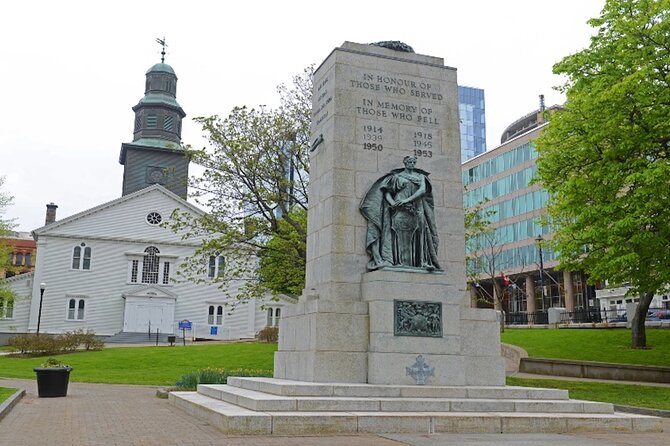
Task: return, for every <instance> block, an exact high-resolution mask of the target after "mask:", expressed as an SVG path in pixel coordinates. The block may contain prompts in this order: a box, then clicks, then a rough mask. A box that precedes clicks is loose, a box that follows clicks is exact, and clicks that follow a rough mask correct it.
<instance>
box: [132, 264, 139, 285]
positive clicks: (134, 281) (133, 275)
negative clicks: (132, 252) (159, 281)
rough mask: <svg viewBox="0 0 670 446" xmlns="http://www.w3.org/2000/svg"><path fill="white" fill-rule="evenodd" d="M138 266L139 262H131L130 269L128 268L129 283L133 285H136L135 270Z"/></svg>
mask: <svg viewBox="0 0 670 446" xmlns="http://www.w3.org/2000/svg"><path fill="white" fill-rule="evenodd" d="M139 265H140V261H139V260H133V261H132V264H131V267H130V281H131V282H133V283H137V269H138V267H139Z"/></svg>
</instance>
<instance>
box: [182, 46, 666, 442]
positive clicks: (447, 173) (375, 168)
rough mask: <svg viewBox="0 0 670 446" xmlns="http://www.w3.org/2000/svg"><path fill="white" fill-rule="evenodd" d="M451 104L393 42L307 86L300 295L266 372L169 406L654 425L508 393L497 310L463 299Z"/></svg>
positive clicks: (575, 425)
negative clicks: (310, 90) (309, 109)
mask: <svg viewBox="0 0 670 446" xmlns="http://www.w3.org/2000/svg"><path fill="white" fill-rule="evenodd" d="M457 96H458V95H457V78H456V69H455V68H451V67H448V66H445V65H444V61H443V59H441V58H438V57H432V56H425V55H420V54H416V53H414V52H413V51H412V49H411V48H410V47H409V46H407V45H405V44H402V43H400V42H380V43H378V44H370V45H365V44H357V43H352V42H345V43H344V44H343V45H342V46H341V47H338V48H336V49H334V50H333V51H332V52H331V53H330V55H329V56H328V57H327V58H326V60H325V61H324V62H323V63H322V64H321V66H319V68H318V69H317V70H316V72H315V77H314V97H313V115H312V136H313V137H312V140H313V141H314V143H313V144H312V148H311V150H312V152H311V156H310V164H311V165H310V172H309V173H310V190H309V194H310V195H309V210H308V238H307V268H306V285H305V290H304V292H303V294H302V296H301V297H300V299H299V302H298V303H297V304H294V305H291V306H289V307H287V308H286V309H285V311H284V314H283V315H282V319H281V323H280V330H279V349H278V351H277V353H276V354H275V365H274V377H273V378H229V379H228V384H227V385H200V386H199V387H198V392H173V393H171V394H170V401H172V402H173V404H175V405H177V406H178V407H182V408H183V409H185V410H187V411H189V412H190V413H192V414H195V415H198V416H201V417H203V418H204V419H206V420H208V421H209V422H210V423H212V424H215V425H216V426H218V427H219V428H220V429H221V430H222V431H223V432H225V433H228V434H254V435H258V434H313V433H357V432H361V433H362V432H419V433H433V432H488V433H491V432H570V431H578V430H603V429H618V430H622V431H632V430H640V431H645V430H647V431H649V430H660V428H661V425H660V422H659V421H658V420H657V419H656V418H653V417H645V416H640V415H629V414H619V413H615V412H614V411H613V407H612V405H611V404H606V403H596V402H587V401H575V400H570V399H569V398H568V394H567V392H566V391H563V390H555V389H531V388H521V387H508V386H505V371H504V364H503V359H502V357H501V351H500V335H499V325H498V322H497V317H496V313H495V312H494V310H490V309H477V308H470V300H469V297H468V293H467V292H466V280H465V266H464V258H465V253H464V251H465V248H464V228H463V198H462V184H461V169H460V149H459V147H460V145H459V116H458V97H457Z"/></svg>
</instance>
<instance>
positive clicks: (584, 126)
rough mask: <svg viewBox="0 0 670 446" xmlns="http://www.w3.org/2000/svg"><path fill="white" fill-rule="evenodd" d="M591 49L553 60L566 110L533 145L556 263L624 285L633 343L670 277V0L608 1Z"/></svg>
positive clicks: (640, 342) (639, 340)
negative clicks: (634, 299) (635, 301)
mask: <svg viewBox="0 0 670 446" xmlns="http://www.w3.org/2000/svg"><path fill="white" fill-rule="evenodd" d="M589 24H590V25H591V26H592V27H594V28H596V29H597V34H596V35H594V36H593V37H592V38H591V45H590V46H589V47H588V48H586V49H584V50H582V51H580V52H578V53H576V54H573V55H571V56H568V57H565V58H564V59H563V60H561V61H560V62H558V63H557V64H556V65H554V73H556V74H559V75H563V76H564V77H565V78H566V79H567V80H566V81H565V83H564V84H563V85H562V86H560V87H559V88H558V89H559V90H560V91H562V92H564V93H565V94H566V97H567V100H566V103H565V109H564V110H562V111H557V112H554V113H552V114H551V115H550V116H549V119H550V124H549V126H548V128H547V129H546V130H545V131H544V132H543V133H542V135H541V136H540V138H539V139H538V141H537V150H538V152H539V159H538V174H539V175H538V176H539V179H540V181H541V183H542V184H543V186H544V187H545V188H546V189H547V190H548V191H549V193H550V201H549V205H548V211H549V215H550V218H551V224H552V226H553V228H554V231H555V232H554V243H555V248H556V250H557V251H558V252H559V253H560V255H559V260H560V263H561V266H563V267H567V268H569V269H579V268H581V269H583V270H584V271H586V272H587V273H588V274H589V276H590V278H591V280H604V279H607V280H610V281H613V282H615V283H624V282H629V283H630V284H631V290H630V293H634V294H639V295H640V301H639V305H638V307H637V310H636V313H635V316H634V318H633V322H632V346H633V347H635V348H640V347H645V346H646V336H645V329H644V321H645V316H646V313H647V310H648V308H649V305H650V303H651V299H652V297H653V296H654V294H655V293H662V292H666V291H667V290H668V284H669V283H670V0H607V2H606V3H605V6H604V8H603V10H602V12H601V16H600V17H599V18H595V19H592V20H590V21H589Z"/></svg>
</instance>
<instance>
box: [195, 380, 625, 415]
mask: <svg viewBox="0 0 670 446" xmlns="http://www.w3.org/2000/svg"><path fill="white" fill-rule="evenodd" d="M198 393H200V394H202V395H204V396H207V397H210V398H213V399H217V400H221V401H224V402H227V403H230V404H234V405H237V406H239V407H242V408H245V409H249V410H254V411H263V412H266V411H273V412H315V411H317V412H322V411H324V412H351V411H356V412H509V413H516V412H529V413H605V414H611V413H613V412H614V408H613V406H612V404H609V403H597V402H590V401H577V400H567V399H559V400H553V399H542V400H540V399H522V398H520V399H511V398H468V397H465V398H441V397H432V396H431V397H376V396H375V397H348V396H347V397H343V396H316V397H315V396H283V395H275V394H268V393H264V392H261V391H256V390H249V389H245V388H240V387H235V386H231V385H225V384H201V385H199V386H198Z"/></svg>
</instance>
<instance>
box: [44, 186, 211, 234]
mask: <svg viewBox="0 0 670 446" xmlns="http://www.w3.org/2000/svg"><path fill="white" fill-rule="evenodd" d="M177 208H179V209H181V210H183V211H188V212H190V213H192V214H195V215H198V214H202V211H200V210H198V209H197V208H195V207H194V206H192V205H190V204H188V203H187V202H186V201H184V200H182V199H180V198H179V197H178V196H176V195H174V194H173V193H171V192H169V191H168V190H166V189H165V188H163V187H162V186H159V185H154V186H150V187H147V188H146V189H143V190H141V191H138V192H135V193H133V194H129V195H126V196H124V197H121V198H119V199H117V200H113V201H110V202H109V203H104V204H102V205H99V206H96V207H94V208H91V209H88V210H86V211H83V212H80V213H78V214H75V215H72V216H69V217H66V218H64V219H60V220H58V221H56V222H55V223H52V224H51V225H48V226H45V227H42V228H40V229H37V230H36V231H35V232H36V233H37V234H38V235H40V236H41V235H42V234H51V235H61V236H70V237H77V236H80V235H83V234H86V235H88V236H94V237H95V238H100V239H106V240H160V241H163V242H165V243H183V242H182V240H181V238H182V234H181V233H175V232H173V231H172V230H170V229H169V228H163V227H161V226H160V225H151V224H149V223H147V221H146V217H147V214H149V213H150V212H158V213H159V214H160V215H161V216H162V218H163V220H164V221H165V220H167V219H169V218H170V214H172V212H173V211H174V210H175V209H177ZM192 242H193V241H192V240H191V243H192Z"/></svg>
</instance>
